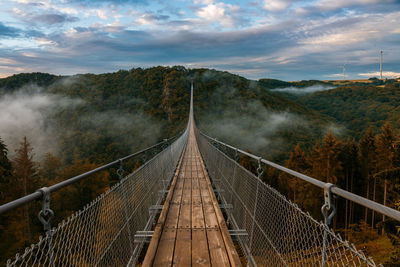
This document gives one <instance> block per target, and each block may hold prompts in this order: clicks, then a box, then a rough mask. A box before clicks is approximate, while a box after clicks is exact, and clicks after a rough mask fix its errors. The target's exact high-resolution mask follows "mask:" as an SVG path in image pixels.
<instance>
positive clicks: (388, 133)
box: [376, 122, 396, 232]
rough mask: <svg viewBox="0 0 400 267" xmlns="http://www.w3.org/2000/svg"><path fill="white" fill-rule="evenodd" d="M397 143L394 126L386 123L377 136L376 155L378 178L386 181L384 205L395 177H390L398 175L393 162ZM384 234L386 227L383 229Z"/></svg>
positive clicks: (383, 218) (383, 220) (383, 219)
mask: <svg viewBox="0 0 400 267" xmlns="http://www.w3.org/2000/svg"><path fill="white" fill-rule="evenodd" d="M395 143H396V138H395V135H394V133H393V130H392V126H391V125H390V123H389V122H386V123H385V124H384V125H383V126H382V133H381V134H379V135H377V136H376V154H377V167H378V173H377V175H376V176H377V177H382V178H383V180H384V188H383V205H386V202H387V191H388V190H387V189H388V183H389V180H392V179H393V178H394V177H395V176H392V175H389V174H391V173H396V172H395V171H394V170H393V168H394V165H393V162H394V158H395ZM382 222H383V223H384V222H385V216H383V217H382ZM383 232H384V227H383Z"/></svg>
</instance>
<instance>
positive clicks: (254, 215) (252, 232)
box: [249, 158, 264, 253]
mask: <svg viewBox="0 0 400 267" xmlns="http://www.w3.org/2000/svg"><path fill="white" fill-rule="evenodd" d="M263 173H264V169H263V168H262V166H261V158H259V159H258V168H257V178H258V179H257V187H256V197H255V203H254V211H253V222H252V225H251V232H250V242H249V249H250V253H251V249H252V247H253V241H254V227H255V224H256V212H257V202H258V191H259V185H260V181H261V175H262V174H263Z"/></svg>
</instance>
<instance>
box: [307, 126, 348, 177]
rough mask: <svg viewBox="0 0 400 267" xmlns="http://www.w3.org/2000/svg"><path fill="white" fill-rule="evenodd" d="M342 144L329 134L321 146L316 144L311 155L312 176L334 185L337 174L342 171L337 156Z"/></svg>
mask: <svg viewBox="0 0 400 267" xmlns="http://www.w3.org/2000/svg"><path fill="white" fill-rule="evenodd" d="M341 147H342V144H341V142H340V141H338V140H337V139H336V138H335V137H334V136H333V134H332V132H329V133H328V135H326V136H325V138H324V142H323V145H322V146H320V145H319V144H316V145H315V146H314V151H313V153H312V158H313V160H312V163H313V172H312V173H313V176H314V177H316V178H319V179H320V180H322V181H324V182H327V183H332V184H336V183H337V181H338V173H339V171H341V170H342V166H341V162H340V159H339V155H340V152H341Z"/></svg>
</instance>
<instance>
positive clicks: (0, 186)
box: [0, 138, 12, 203]
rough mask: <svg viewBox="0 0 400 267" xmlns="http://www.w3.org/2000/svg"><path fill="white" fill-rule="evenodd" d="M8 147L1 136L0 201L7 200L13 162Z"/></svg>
mask: <svg viewBox="0 0 400 267" xmlns="http://www.w3.org/2000/svg"><path fill="white" fill-rule="evenodd" d="M7 155H8V149H7V146H6V145H5V144H4V142H3V140H2V139H1V138H0V203H2V202H5V198H6V194H5V192H7V188H6V187H7V184H8V182H9V178H10V176H11V170H12V166H11V162H10V161H9V160H8V156H7Z"/></svg>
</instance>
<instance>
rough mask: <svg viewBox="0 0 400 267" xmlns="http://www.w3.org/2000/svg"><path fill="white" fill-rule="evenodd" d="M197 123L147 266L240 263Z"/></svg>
mask: <svg viewBox="0 0 400 267" xmlns="http://www.w3.org/2000/svg"><path fill="white" fill-rule="evenodd" d="M193 127H194V126H193V125H191V127H190V128H189V129H190V131H189V136H188V142H187V145H186V148H185V150H184V153H183V157H182V158H181V160H180V163H179V166H178V170H177V172H176V174H175V177H174V180H173V181H172V184H171V188H170V191H169V193H168V195H167V198H166V201H165V204H164V207H163V210H162V212H161V215H160V218H159V220H158V223H157V226H156V228H155V231H154V235H153V237H152V240H151V242H150V245H149V248H148V250H147V253H146V257H145V260H144V262H143V266H171V265H173V266H240V260H239V257H238V254H237V252H236V249H235V247H234V244H233V242H232V239H231V237H230V235H229V231H228V228H227V226H226V223H225V220H224V217H223V215H222V212H221V210H220V208H219V205H218V202H217V199H216V197H215V195H214V191H213V188H212V186H211V183H210V180H209V177H208V174H207V171H206V169H205V166H204V162H203V160H202V158H201V154H200V152H199V149H198V145H197V142H196V137H195V134H194V129H193Z"/></svg>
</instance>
